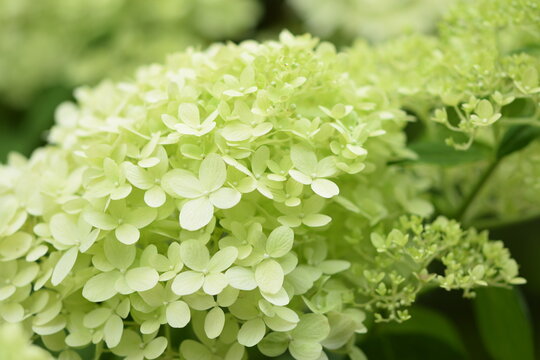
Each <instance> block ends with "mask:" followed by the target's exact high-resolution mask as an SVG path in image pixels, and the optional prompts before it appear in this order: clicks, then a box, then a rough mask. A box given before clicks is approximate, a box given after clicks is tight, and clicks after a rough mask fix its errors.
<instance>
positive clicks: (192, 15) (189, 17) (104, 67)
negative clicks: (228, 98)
mask: <svg viewBox="0 0 540 360" xmlns="http://www.w3.org/2000/svg"><path fill="white" fill-rule="evenodd" d="M259 13H260V8H259V4H258V3H257V2H256V1H254V0H227V1H223V0H197V1H194V0H160V1H158V2H148V1H144V0H142V1H141V0H99V1H70V0H67V1H66V0H64V1H57V0H52V1H51V0H43V1H39V2H37V3H36V2H35V1H32V0H1V1H0V53H2V56H1V57H0V94H1V95H2V98H3V99H5V100H8V101H10V102H11V103H12V104H13V105H15V106H19V105H25V103H27V102H28V101H29V100H31V99H32V97H33V96H35V95H36V94H37V93H39V92H40V91H42V90H43V89H45V88H47V87H48V86H56V85H65V86H68V87H71V86H74V85H79V84H88V83H89V82H92V83H93V82H96V81H98V80H101V79H102V78H103V77H104V76H106V77H113V76H114V77H121V76H126V75H131V73H132V72H133V71H134V70H135V68H136V67H138V66H140V65H142V64H146V63H150V62H154V61H163V59H164V57H165V55H166V54H168V53H170V52H173V51H178V50H181V49H184V48H186V47H187V46H188V45H195V44H204V43H205V42H208V41H212V40H222V39H231V38H236V37H238V36H243V35H244V34H245V33H246V32H247V31H248V30H250V29H251V28H253V27H254V25H255V24H256V22H257V20H258V18H259ZM58 54H62V56H58Z"/></svg>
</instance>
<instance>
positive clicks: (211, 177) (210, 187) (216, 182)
mask: <svg viewBox="0 0 540 360" xmlns="http://www.w3.org/2000/svg"><path fill="white" fill-rule="evenodd" d="M226 178H227V169H226V167H225V162H224V161H223V159H222V158H221V156H219V155H218V154H209V155H208V156H207V157H206V158H205V159H204V160H203V161H202V162H201V167H200V168H199V180H200V182H201V185H202V187H203V189H204V190H206V191H208V192H212V191H216V190H217V189H219V188H220V187H222V186H223V184H224V183H225V179H226Z"/></svg>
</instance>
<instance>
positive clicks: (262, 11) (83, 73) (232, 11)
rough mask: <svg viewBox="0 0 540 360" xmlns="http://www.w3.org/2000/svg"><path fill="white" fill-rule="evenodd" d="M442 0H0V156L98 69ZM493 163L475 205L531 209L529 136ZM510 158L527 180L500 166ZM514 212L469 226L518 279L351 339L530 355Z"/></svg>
mask: <svg viewBox="0 0 540 360" xmlns="http://www.w3.org/2000/svg"><path fill="white" fill-rule="evenodd" d="M452 2H454V0H159V1H150V0H92V1H85V0H39V1H36V0H0V162H4V161H5V160H6V158H7V156H8V153H9V152H10V151H16V152H20V153H23V154H24V155H29V154H30V153H31V152H32V151H33V150H34V149H35V148H36V147H38V146H40V145H42V144H43V143H44V139H45V134H46V130H47V129H48V128H50V126H51V125H52V123H53V119H54V112H55V109H56V107H57V106H58V104H60V103H62V102H64V101H66V100H70V99H72V97H73V95H72V94H73V90H74V89H75V87H77V86H80V85H83V84H84V85H93V84H96V83H98V82H99V81H100V80H101V79H103V78H113V79H123V78H129V76H130V74H132V72H133V70H134V69H135V68H136V67H137V66H138V65H141V64H147V63H151V62H159V61H162V60H163V59H164V58H165V56H166V55H167V54H169V53H173V52H175V51H178V50H182V49H185V48H186V47H188V46H195V47H203V46H205V45H207V44H209V43H211V42H214V41H241V40H244V39H249V38H257V39H265V38H270V37H274V36H275V35H276V34H277V33H278V32H279V31H280V30H281V29H283V28H288V29H290V30H291V31H293V32H295V33H301V32H305V31H309V32H312V33H314V34H315V35H317V36H320V37H321V38H323V39H328V40H331V41H332V42H334V43H335V44H337V45H339V46H345V45H348V44H351V43H352V42H353V41H354V40H355V39H357V38H359V37H360V38H364V39H366V40H367V41H368V42H372V43H376V42H381V41H383V40H387V39H391V38H394V37H398V36H401V35H403V34H407V33H413V32H423V33H428V34H434V33H435V32H436V31H437V28H436V23H437V21H438V19H440V17H441V16H442V15H443V14H444V13H445V11H446V9H447V8H448V7H449V6H451V3H452ZM419 132H421V129H419V128H418V127H417V125H414V124H412V125H411V126H410V128H409V129H408V135H409V138H410V139H415V137H417V136H418V133H419ZM472 160H473V161H471V162H470V163H469V164H467V165H465V166H459V167H454V168H450V169H448V168H445V169H444V170H443V171H446V172H448V173H453V174H450V175H449V176H453V178H456V177H459V176H463V174H464V172H465V175H466V176H469V175H468V173H469V172H473V173H474V171H475V162H474V159H472ZM534 164H537V165H538V166H535V165H534ZM504 167H505V168H503V169H499V171H498V173H497V174H495V177H498V179H496V180H495V181H493V183H492V185H490V186H487V187H486V189H485V190H484V192H485V194H484V197H483V200H482V201H477V206H480V207H483V208H484V210H485V209H486V208H487V209H491V208H492V206H496V205H495V204H491V203H490V199H491V198H493V196H492V195H493V194H494V193H495V194H496V193H501V192H504V193H505V194H506V196H507V197H508V198H512V197H513V195H512V194H513V192H514V191H517V190H522V189H521V188H523V187H524V188H526V190H527V191H528V192H529V195H527V196H526V197H525V198H524V197H523V196H521V197H520V199H527V201H528V203H527V204H525V205H526V206H532V207H536V208H538V201H540V197H539V196H538V194H540V146H538V144H536V145H533V146H531V147H529V148H527V149H525V151H523V152H520V153H518V154H515V155H513V160H512V161H507V162H506V163H505V165H504ZM518 168H519V169H520V171H522V172H524V173H526V174H527V177H526V179H524V178H522V177H519V176H518V177H516V176H511V174H514V173H516V172H517V169H518ZM509 174H510V175H509ZM524 182H525V183H524ZM490 194H491V195H490ZM505 204H509V202H505ZM523 205H524V204H523V203H522V202H520V204H519V206H523ZM499 210H500V211H504V210H505V209H499ZM506 210H508V209H506ZM514 220H515V221H511V222H509V223H508V224H502V226H501V224H499V225H498V226H497V227H496V228H492V227H491V226H490V224H489V223H486V224H477V226H479V227H480V228H488V229H490V231H491V234H492V235H491V237H492V238H493V239H502V240H504V242H505V244H506V246H508V247H509V248H510V250H511V251H512V254H513V256H514V257H515V258H516V260H517V261H518V263H519V264H520V265H521V273H522V276H524V277H525V278H527V280H528V284H527V285H525V286H522V287H520V288H519V289H516V290H506V289H485V291H480V292H479V293H478V296H477V298H476V299H475V300H474V301H473V302H470V301H468V300H465V299H463V298H462V296H461V294H459V293H449V292H443V291H440V290H438V291H433V292H429V293H426V294H424V296H422V297H421V298H420V300H419V302H418V305H416V306H415V307H413V310H412V315H413V316H412V319H411V320H410V321H408V322H406V323H404V324H376V325H374V326H373V328H372V330H371V331H370V332H369V333H368V334H366V335H363V337H361V338H360V342H361V347H362V349H363V350H364V351H365V353H366V355H367V356H368V357H369V358H370V359H377V360H379V359H381V360H387V359H388V360H391V359H400V360H404V359H419V358H422V359H439V360H443V359H449V360H450V359H496V360H499V359H500V360H514V359H515V360H522V359H524V360H527V359H534V358H535V355H534V354H533V353H532V351H533V350H531V349H533V348H534V345H533V344H537V345H538V344H540V332H539V330H540V329H539V327H540V271H538V260H537V258H538V256H539V255H540V236H539V234H540V221H539V220H538V218H534V217H533V218H531V219H521V218H517V219H514ZM524 220H526V221H524ZM537 348H538V346H537ZM537 351H538V349H537ZM85 352H87V353H88V354H86V357H85V358H91V357H92V354H91V353H90V349H86V350H85V349H83V350H81V354H84V353H85ZM536 355H537V356H538V354H536ZM331 357H332V358H333V359H345V358H346V357H345V356H342V355H340V354H331ZM283 359H286V357H283Z"/></svg>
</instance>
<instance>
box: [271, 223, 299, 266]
mask: <svg viewBox="0 0 540 360" xmlns="http://www.w3.org/2000/svg"><path fill="white" fill-rule="evenodd" d="M293 243H294V232H293V231H292V230H291V228H289V227H287V226H280V227H278V228H276V229H274V230H273V231H272V232H271V233H270V235H269V236H268V239H267V240H266V253H267V254H268V255H270V256H271V257H273V258H279V257H282V256H284V255H286V254H287V253H289V251H291V249H292V247H293Z"/></svg>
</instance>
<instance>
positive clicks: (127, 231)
mask: <svg viewBox="0 0 540 360" xmlns="http://www.w3.org/2000/svg"><path fill="white" fill-rule="evenodd" d="M114 234H115V235H116V238H117V239H118V241H120V242H121V243H122V244H125V245H131V244H135V243H136V242H137V241H139V238H140V237H141V233H140V232H139V229H137V228H136V227H135V226H133V225H131V224H122V225H120V226H118V227H117V228H116V229H115V231H114Z"/></svg>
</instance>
